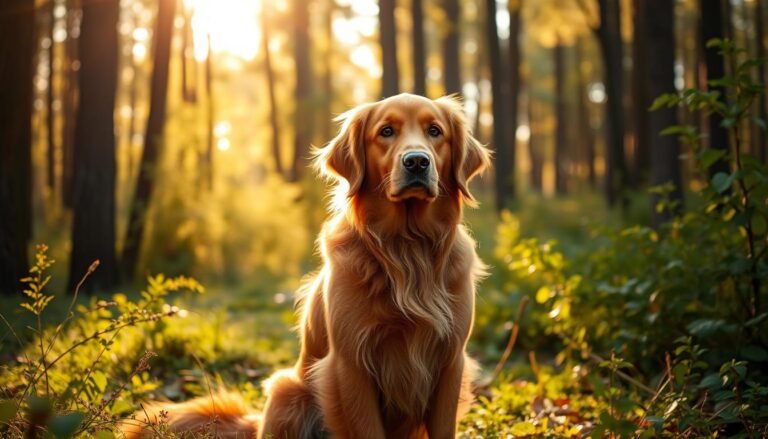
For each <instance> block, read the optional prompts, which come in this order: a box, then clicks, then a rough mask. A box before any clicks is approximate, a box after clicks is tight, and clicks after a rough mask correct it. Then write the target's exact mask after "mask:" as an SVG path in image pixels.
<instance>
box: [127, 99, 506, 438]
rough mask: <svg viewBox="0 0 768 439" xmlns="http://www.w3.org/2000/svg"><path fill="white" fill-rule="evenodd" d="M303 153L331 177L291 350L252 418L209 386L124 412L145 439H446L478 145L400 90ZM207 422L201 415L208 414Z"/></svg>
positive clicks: (353, 114)
mask: <svg viewBox="0 0 768 439" xmlns="http://www.w3.org/2000/svg"><path fill="white" fill-rule="evenodd" d="M337 120H338V121H340V122H342V125H341V129H340V131H339V133H338V135H337V136H336V137H335V138H334V139H333V140H332V141H331V142H330V143H329V144H328V145H327V146H325V147H323V148H322V149H319V150H318V151H316V154H315V165H316V167H317V168H318V170H319V171H320V173H321V174H322V175H324V176H326V177H328V178H330V179H332V180H333V181H335V182H336V185H335V186H334V189H333V191H332V202H331V203H330V204H331V216H330V219H328V220H327V221H326V223H325V224H324V226H323V228H322V231H321V232H320V235H319V237H318V247H319V251H320V253H321V255H322V261H323V266H322V268H321V269H320V270H319V271H318V272H317V273H316V274H315V275H314V276H312V277H310V278H309V280H308V281H306V282H305V283H304V284H303V286H302V287H301V288H300V291H299V292H300V295H299V297H300V299H299V301H298V308H299V309H300V310H301V319H300V323H299V333H300V337H301V352H300V355H299V359H298V361H297V363H296V365H295V366H294V367H293V368H291V369H286V370H281V371H278V372H276V373H275V374H274V375H273V376H272V377H270V378H269V379H268V380H267V381H266V382H265V390H266V394H267V401H266V405H265V408H264V412H263V414H262V415H254V414H250V413H249V410H248V409H247V408H246V407H245V405H244V404H243V403H242V402H240V401H239V399H238V398H237V396H236V395H231V394H226V393H223V394H219V395H214V396H212V397H202V398H198V399H196V400H192V401H190V402H187V403H183V404H177V405H166V406H164V405H157V406H152V407H150V408H149V409H148V410H145V411H142V412H139V413H137V416H136V419H137V420H138V421H140V423H142V424H143V427H142V426H138V427H136V426H128V427H127V428H126V429H124V431H125V432H126V435H127V436H128V437H147V436H151V435H152V430H151V429H149V428H147V425H152V423H153V422H154V423H157V422H158V419H159V414H161V413H162V416H163V417H164V422H165V423H167V426H168V428H170V429H171V430H174V431H178V432H181V431H196V430H203V429H206V428H208V429H209V430H208V431H211V430H210V428H211V425H212V423H213V427H214V428H215V432H214V434H215V435H216V436H217V437H232V438H234V437H241V438H245V437H259V438H274V439H283V438H289V439H293V438H323V437H333V438H364V439H377V438H382V439H383V438H430V439H443V438H453V437H455V435H456V427H457V423H458V421H459V420H460V418H461V416H462V415H463V414H464V413H465V412H466V411H467V409H468V407H469V404H470V402H471V401H472V394H471V384H472V380H473V378H474V376H475V370H476V363H475V362H474V361H473V360H472V359H471V358H470V357H469V356H468V355H467V353H466V345H467V341H468V339H469V336H470V332H471V329H472V323H473V317H474V297H475V287H476V283H477V282H478V281H479V280H480V279H481V278H483V277H484V275H485V272H486V267H485V265H484V264H483V263H482V262H481V261H480V259H479V258H478V256H477V254H476V252H475V247H476V244H475V242H474V241H473V239H472V238H471V237H470V235H469V233H468V231H467V230H466V228H465V227H464V226H463V224H462V209H463V206H464V205H469V206H475V205H476V202H475V199H474V197H473V196H472V194H471V192H470V191H469V187H468V183H469V182H470V180H471V179H472V178H473V177H474V176H476V175H478V174H480V173H481V172H483V171H484V170H485V169H486V168H488V167H489V165H490V157H491V155H490V154H491V153H490V151H489V150H488V149H486V148H485V147H484V146H482V145H481V144H480V143H479V142H478V141H477V140H476V139H475V138H474V137H473V136H472V134H471V132H470V130H469V128H468V124H467V120H466V117H465V115H464V113H463V111H462V108H461V103H460V102H459V101H458V100H457V99H455V98H453V97H443V98H439V99H436V100H431V99H428V98H424V97H421V96H416V95H411V94H400V95H397V96H393V97H390V98H387V99H384V100H382V101H379V102H375V103H370V104H364V105H361V106H359V107H357V108H355V109H353V110H350V111H348V112H346V113H344V114H342V115H341V116H339V118H338V119H337ZM212 419H214V421H212Z"/></svg>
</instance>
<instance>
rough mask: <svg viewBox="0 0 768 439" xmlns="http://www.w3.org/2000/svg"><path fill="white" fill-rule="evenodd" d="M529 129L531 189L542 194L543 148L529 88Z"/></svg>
mask: <svg viewBox="0 0 768 439" xmlns="http://www.w3.org/2000/svg"><path fill="white" fill-rule="evenodd" d="M528 83H529V84H531V78H528ZM527 101H528V127H529V128H530V130H531V131H530V136H529V137H528V156H529V157H530V160H531V174H530V183H531V189H533V190H534V191H536V192H538V193H541V192H542V189H543V184H542V183H543V178H544V172H543V168H544V157H543V156H542V155H543V154H542V153H541V149H542V148H541V146H540V145H539V143H538V142H539V131H538V127H537V122H538V113H537V111H536V103H535V101H534V97H533V87H528V99H527Z"/></svg>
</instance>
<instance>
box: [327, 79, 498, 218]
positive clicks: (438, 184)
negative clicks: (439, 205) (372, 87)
mask: <svg viewBox="0 0 768 439" xmlns="http://www.w3.org/2000/svg"><path fill="white" fill-rule="evenodd" d="M338 119H339V120H341V121H342V122H343V123H342V126H341V130H340V131H339V134H338V135H337V136H336V138H335V139H333V140H332V141H331V142H330V143H329V144H328V145H327V146H326V147H325V148H323V149H321V150H320V151H319V153H318V157H317V164H318V166H319V168H320V169H321V171H322V172H323V173H325V174H326V175H329V176H333V177H336V178H340V179H342V180H343V181H345V182H346V183H348V190H347V193H346V196H347V197H348V198H355V197H357V196H358V195H359V194H360V193H366V194H370V195H372V196H379V197H381V198H386V199H387V200H388V201H389V202H391V203H401V202H404V201H415V202H423V203H433V202H434V201H435V200H437V199H438V198H440V197H445V196H448V197H451V196H453V197H456V198H457V199H459V200H462V199H463V200H464V201H467V202H469V203H473V202H474V198H473V197H472V194H471V193H470V191H469V188H468V183H469V181H470V180H471V179H472V177H474V176H475V175H477V174H478V173H480V172H482V171H483V170H484V169H485V168H487V167H488V165H489V164H490V152H489V151H488V150H487V149H486V148H484V147H483V146H482V145H480V143H479V142H478V141H477V140H476V139H475V138H474V137H472V134H471V133H470V131H469V128H468V125H467V121H466V117H465V115H464V113H463V111H462V109H461V103H460V102H459V101H458V100H456V99H454V98H452V97H443V98H440V99H437V100H430V99H427V98H424V97H420V96H415V95H410V94H401V95H398V96H394V97H391V98H388V99H385V100H383V101H380V102H376V103H373V104H365V105H361V106H359V107H357V108H355V109H353V110H350V111H348V112H347V113H344V114H342V115H341V116H340V117H339V118H338Z"/></svg>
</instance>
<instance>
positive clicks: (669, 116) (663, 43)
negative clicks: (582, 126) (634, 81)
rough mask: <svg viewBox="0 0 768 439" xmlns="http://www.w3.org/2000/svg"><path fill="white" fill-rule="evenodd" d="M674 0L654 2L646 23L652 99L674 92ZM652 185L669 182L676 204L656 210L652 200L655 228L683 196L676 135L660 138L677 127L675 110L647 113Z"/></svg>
mask: <svg viewBox="0 0 768 439" xmlns="http://www.w3.org/2000/svg"><path fill="white" fill-rule="evenodd" d="M674 23H675V18H674V0H663V1H662V0H658V1H657V2H655V3H654V10H653V20H648V33H647V37H648V53H649V54H651V53H652V54H653V62H652V63H650V64H648V93H649V95H650V96H651V97H654V98H655V97H656V96H660V95H661V94H664V93H675V71H674V66H675V32H674ZM648 119H649V126H650V139H649V141H650V150H651V184H652V185H654V186H658V185H665V184H669V183H671V184H672V185H673V186H674V189H672V191H671V192H670V193H669V194H668V195H667V197H668V199H669V200H670V201H672V202H675V203H677V209H675V210H674V211H670V210H664V211H662V212H659V211H658V210H657V209H656V206H657V204H658V202H659V201H660V197H659V195H653V196H652V197H651V222H652V224H653V225H654V226H656V227H658V226H659V225H661V224H662V223H663V222H665V221H667V220H669V219H670V218H671V217H672V216H673V215H674V214H675V213H676V211H677V210H679V209H680V207H681V204H682V200H683V193H682V186H681V177H680V161H679V158H678V156H679V154H680V153H679V150H680V148H679V145H678V140H677V138H676V137H675V136H661V135H660V134H659V132H660V131H661V130H663V129H664V128H666V127H668V126H671V125H675V124H677V109H675V108H666V107H664V108H661V109H659V110H656V111H653V112H651V113H650V114H649V118H648Z"/></svg>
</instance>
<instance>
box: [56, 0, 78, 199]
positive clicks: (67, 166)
mask: <svg viewBox="0 0 768 439" xmlns="http://www.w3.org/2000/svg"><path fill="white" fill-rule="evenodd" d="M66 2H67V41H66V43H65V51H66V55H65V59H66V66H65V75H66V86H65V89H64V98H63V105H62V112H63V114H64V128H63V129H62V131H63V133H62V140H61V201H62V204H63V205H64V207H67V208H72V207H73V205H74V200H73V196H74V189H73V186H74V184H73V183H74V178H73V177H74V169H75V127H76V126H77V112H78V111H77V107H78V102H79V97H80V92H79V76H80V73H79V71H80V59H79V54H78V48H79V45H80V44H79V35H80V17H81V15H80V13H81V9H80V0H66Z"/></svg>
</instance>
